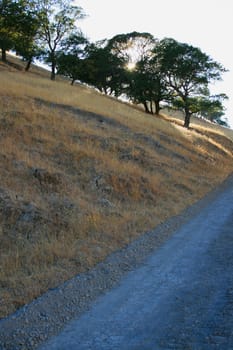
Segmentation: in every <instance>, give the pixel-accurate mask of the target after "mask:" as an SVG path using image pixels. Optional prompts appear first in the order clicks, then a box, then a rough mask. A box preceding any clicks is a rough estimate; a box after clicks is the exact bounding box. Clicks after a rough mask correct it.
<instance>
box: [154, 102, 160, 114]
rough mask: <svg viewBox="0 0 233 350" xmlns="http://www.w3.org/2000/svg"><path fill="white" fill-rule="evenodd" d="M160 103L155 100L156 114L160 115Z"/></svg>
mask: <svg viewBox="0 0 233 350" xmlns="http://www.w3.org/2000/svg"><path fill="white" fill-rule="evenodd" d="M159 111H160V105H159V101H155V114H157V115H159Z"/></svg>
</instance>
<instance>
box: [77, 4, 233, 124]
mask: <svg viewBox="0 0 233 350" xmlns="http://www.w3.org/2000/svg"><path fill="white" fill-rule="evenodd" d="M76 4H77V5H78V6H81V7H82V8H83V10H84V11H85V13H86V14H87V15H88V17H86V18H85V19H83V20H82V21H80V22H79V26H80V28H81V29H82V31H83V33H84V34H85V35H86V36H87V37H88V38H89V40H91V41H94V42H95V41H97V40H100V39H105V38H108V39H109V38H112V37H113V36H114V35H116V34H123V33H129V32H132V31H138V32H149V33H151V34H152V35H153V36H154V37H155V38H158V39H163V38H164V37H170V38H174V39H175V40H177V41H180V42H185V43H188V44H191V45H193V46H196V47H199V48H200V49H201V50H202V51H203V52H205V53H206V54H208V55H209V56H211V57H212V58H213V59H214V60H215V61H217V62H219V63H221V64H222V65H223V66H224V67H225V68H227V69H228V70H229V72H228V73H224V74H223V81H222V82H219V83H216V84H215V86H214V87H213V89H212V90H211V91H212V93H226V94H227V95H228V97H229V101H228V102H225V103H224V105H225V107H226V108H227V110H226V112H225V113H226V117H227V118H228V122H229V124H230V125H231V127H232V128H233V88H232V86H233V57H232V56H231V54H230V52H232V44H233V41H232V35H233V34H232V33H233V2H232V0H195V1H189V0H159V1H156V0H143V1H136V0H115V1H111V0H76Z"/></svg>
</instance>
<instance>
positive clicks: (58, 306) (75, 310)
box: [0, 175, 233, 350]
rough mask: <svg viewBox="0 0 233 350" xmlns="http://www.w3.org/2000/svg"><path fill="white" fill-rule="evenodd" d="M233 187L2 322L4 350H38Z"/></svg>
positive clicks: (228, 182) (0, 342)
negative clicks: (43, 343) (185, 224)
mask: <svg viewBox="0 0 233 350" xmlns="http://www.w3.org/2000/svg"><path fill="white" fill-rule="evenodd" d="M230 186H231V187H232V186H233V175H232V176H230V177H229V178H228V179H226V180H225V181H224V183H223V184H221V186H219V188H218V189H216V190H214V191H213V192H211V193H209V194H208V195H207V196H206V197H205V198H203V199H202V200H201V201H199V202H198V203H196V204H195V205H193V206H192V207H190V208H188V209H186V210H185V211H184V212H182V213H181V214H180V215H178V216H175V217H172V218H170V219H169V220H167V221H166V222H164V223H163V224H161V225H160V226H158V227H157V228H156V229H155V230H153V231H150V232H146V233H145V234H144V235H142V236H141V237H140V238H139V239H137V240H135V241H134V242H132V243H131V244H130V245H128V246H127V247H125V248H124V249H122V250H120V251H117V252H115V253H114V254H112V255H111V256H109V257H108V258H107V259H106V260H105V261H104V262H102V263H100V264H98V265H97V266H96V267H95V268H94V269H92V270H90V271H88V272H87V273H83V274H80V275H77V276H76V277H74V278H73V279H71V280H69V281H67V282H66V283H64V284H63V285H61V286H59V287H57V288H56V289H52V290H49V291H48V292H47V293H45V294H44V295H42V296H41V297H39V298H38V299H36V300H35V301H33V302H32V303H30V304H28V305H26V306H24V307H23V308H21V309H20V310H18V311H17V312H16V313H14V314H13V315H10V316H9V317H7V318H5V319H3V320H1V321H0V350H26V349H27V350H30V349H36V348H37V347H38V346H39V345H40V344H41V343H42V342H45V341H46V340H48V339H49V338H50V337H51V336H53V335H55V334H58V333H59V332H60V331H61V330H62V328H63V327H64V326H65V325H66V323H68V322H69V321H70V320H72V319H73V318H77V317H78V316H80V315H81V314H82V313H83V312H84V311H86V310H88V309H89V307H90V305H91V304H92V302H93V301H94V300H95V299H96V298H97V297H99V296H100V295H101V294H103V293H105V292H107V291H108V290H109V289H111V288H113V287H114V286H116V285H117V284H118V283H119V282H120V280H121V278H122V277H123V276H124V275H125V274H126V273H127V272H129V271H131V270H133V269H135V268H136V267H137V266H140V265H141V264H142V262H143V261H144V260H145V259H146V257H147V256H148V255H149V254H150V253H152V252H153V251H154V250H155V249H156V248H157V247H159V246H161V244H163V243H164V242H165V241H166V240H167V239H168V238H169V237H171V235H172V234H173V233H174V232H175V231H176V230H177V229H178V228H179V227H180V226H181V225H183V224H184V223H186V222H187V221H189V220H190V219H191V218H192V217H194V216H195V215H197V214H198V213H199V212H200V211H201V210H202V209H203V208H204V207H206V206H207V205H208V204H209V203H211V202H212V201H213V200H214V199H215V198H216V197H217V196H218V195H219V194H220V193H221V192H222V191H224V190H226V189H227V188H228V187H230Z"/></svg>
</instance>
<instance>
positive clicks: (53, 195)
mask: <svg viewBox="0 0 233 350" xmlns="http://www.w3.org/2000/svg"><path fill="white" fill-rule="evenodd" d="M42 73H43V74H42ZM0 74H1V87H0V93H1V97H0V178H1V183H0V240H1V245H0V317H4V316H6V315H8V314H9V313H11V312H14V311H15V310H16V309H17V308H18V307H20V306H21V305H24V304H25V303H27V302H30V301H31V300H32V299H33V298H35V297H37V296H38V295H40V294H41V293H43V292H44V291H46V290H47V289H49V288H52V287H54V286H56V285H58V284H59V283H61V282H63V281H64V280H66V279H68V278H70V277H72V276H74V275H75V274H77V273H79V272H81V271H86V270H87V269H89V268H91V267H92V266H94V265H95V264H96V263H97V262H99V261H101V260H103V259H104V258H105V257H106V256H107V255H108V254H110V253H111V252H113V251H114V250H116V249H119V248H120V247H122V246H124V245H125V244H127V243H129V242H130V241H131V240H133V239H135V238H136V237H137V236H138V235H140V234H142V233H143V232H145V231H147V230H149V229H151V228H153V227H155V226H156V225H158V224H159V223H161V222H162V221H164V220H165V219H167V218H168V217H170V216H172V215H176V214H178V213H179V212H181V211H182V210H183V209H184V208H186V207H187V206H189V205H191V204H192V203H194V202H195V201H197V200H198V199H199V198H201V197H203V196H204V195H205V194H206V193H207V192H208V191H210V190H211V189H213V188H214V187H216V186H217V185H218V184H219V183H220V182H221V181H223V180H224V179H225V178H226V177H227V176H228V175H229V174H230V173H231V172H232V170H233V166H232V163H233V162H232V158H233V154H232V138H231V131H228V130H227V129H225V128H221V127H216V126H212V125H211V124H203V123H202V125H199V124H196V122H193V124H192V129H191V130H185V129H184V128H182V127H181V126H180V122H179V119H176V120H175V123H174V119H175V118H174V117H169V116H164V117H162V116H161V117H160V118H156V117H153V116H148V115H146V114H144V113H143V112H142V111H140V110H139V109H137V108H133V107H132V106H130V105H128V104H125V103H121V102H118V101H116V100H114V99H112V98H108V97H106V96H102V95H101V94H99V93H97V92H95V91H93V90H91V89H88V88H86V87H82V86H74V87H71V86H69V84H68V83H67V82H66V81H62V79H60V80H59V81H58V82H51V81H50V80H49V79H48V77H47V73H45V72H44V71H41V70H39V69H36V68H34V69H33V71H32V72H31V73H29V74H26V73H25V72H24V71H19V70H16V69H15V68H14V67H10V68H9V67H7V66H5V65H3V64H0ZM83 111H85V112H83ZM168 119H169V120H168ZM171 121H172V122H171ZM229 135H230V136H229Z"/></svg>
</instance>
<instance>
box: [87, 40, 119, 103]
mask: <svg viewBox="0 0 233 350" xmlns="http://www.w3.org/2000/svg"><path fill="white" fill-rule="evenodd" d="M84 64H85V69H84V72H83V75H82V78H81V80H82V81H83V82H85V83H87V84H89V85H92V86H95V87H96V88H97V89H98V90H99V91H100V92H102V93H105V94H108V95H112V96H115V97H119V96H120V95H121V93H122V89H123V87H122V85H123V84H124V81H125V69H124V60H123V59H122V58H119V57H117V56H116V55H114V54H112V53H111V51H110V50H109V48H108V46H107V45H106V41H105V40H104V41H101V42H98V43H95V44H93V43H92V44H90V45H89V46H88V47H87V57H86V59H85V60H84Z"/></svg>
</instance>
